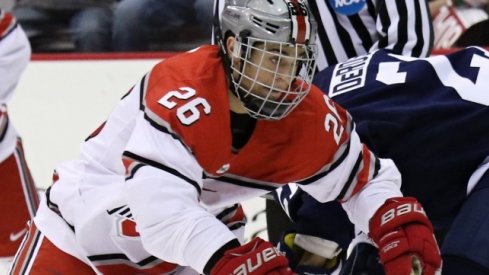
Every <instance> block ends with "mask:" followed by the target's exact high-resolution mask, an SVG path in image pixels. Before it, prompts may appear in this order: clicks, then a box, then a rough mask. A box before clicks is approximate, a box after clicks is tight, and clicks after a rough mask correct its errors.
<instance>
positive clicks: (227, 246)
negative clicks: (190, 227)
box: [204, 239, 241, 274]
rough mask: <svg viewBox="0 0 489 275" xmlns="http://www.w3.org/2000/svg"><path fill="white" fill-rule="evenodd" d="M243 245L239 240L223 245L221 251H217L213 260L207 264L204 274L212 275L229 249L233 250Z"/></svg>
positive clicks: (212, 257) (213, 255)
mask: <svg viewBox="0 0 489 275" xmlns="http://www.w3.org/2000/svg"><path fill="white" fill-rule="evenodd" d="M240 245H241V244H240V243H239V241H238V240H237V239H233V240H231V241H229V242H227V243H226V244H225V245H223V246H222V247H221V248H219V250H217V251H216V252H215V253H214V254H212V256H211V258H210V259H209V261H207V263H206V264H205V267H204V274H211V270H212V268H214V266H215V265H216V263H217V262H218V261H219V260H220V259H221V258H222V256H223V255H224V252H226V251H227V250H229V249H233V248H236V247H239V246H240Z"/></svg>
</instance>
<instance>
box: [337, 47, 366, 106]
mask: <svg viewBox="0 0 489 275" xmlns="http://www.w3.org/2000/svg"><path fill="white" fill-rule="evenodd" d="M371 57H372V55H370V54H369V55H366V56H359V57H354V58H352V59H350V60H348V61H346V62H344V63H341V64H338V65H336V66H335V68H334V71H333V75H332V77H331V83H330V85H329V96H330V97H335V96H337V95H339V94H342V93H346V92H349V91H351V90H354V89H357V88H360V87H363V86H364V85H365V78H366V75H367V66H368V63H369V62H370V58H371Z"/></svg>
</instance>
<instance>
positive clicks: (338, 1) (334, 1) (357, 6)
mask: <svg viewBox="0 0 489 275" xmlns="http://www.w3.org/2000/svg"><path fill="white" fill-rule="evenodd" d="M328 3H329V5H330V6H331V7H332V8H333V9H334V10H335V12H337V13H339V14H343V15H353V14H356V13H358V12H359V11H360V10H362V9H363V7H364V6H365V4H366V0H328Z"/></svg>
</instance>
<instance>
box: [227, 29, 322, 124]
mask: <svg viewBox="0 0 489 275" xmlns="http://www.w3.org/2000/svg"><path fill="white" fill-rule="evenodd" d="M270 47H273V48H274V49H275V50H274V51H269V50H267V49H269V48H270ZM286 48H288V49H289V50H288V52H289V55H287V54H283V53H284V49H286ZM290 49H293V50H292V51H290ZM290 52H292V54H290ZM252 55H255V58H254V59H252ZM256 56H257V57H258V58H256ZM265 58H273V59H274V60H276V63H275V64H276V66H274V67H273V66H272V67H270V66H265V65H264V59H265ZM237 59H238V60H237ZM315 59H316V47H315V45H306V44H294V43H289V42H279V41H272V40H265V39H260V38H255V37H245V36H242V35H238V36H236V41H235V45H234V51H233V53H232V57H231V60H230V62H229V65H230V69H231V82H232V86H233V87H232V88H233V89H232V90H233V91H234V93H235V94H236V96H237V97H238V98H239V99H240V101H241V102H242V103H243V106H244V107H245V109H246V110H247V111H248V113H249V114H250V115H251V116H252V117H254V118H257V119H267V120H279V119H282V118H283V117H285V116H287V115H288V114H289V113H290V112H291V111H292V110H293V109H294V108H295V107H297V105H299V103H300V102H301V101H302V100H303V99H304V97H305V96H306V95H307V94H308V93H309V91H310V89H311V83H312V78H313V75H314V72H315V69H316V62H315ZM236 61H238V62H236ZM282 64H288V65H286V66H282ZM284 67H285V69H284ZM246 72H248V73H246ZM249 72H251V74H249ZM262 74H268V75H271V76H272V77H271V79H272V80H271V81H272V82H271V83H265V82H264V81H262V80H260V75H262ZM279 79H281V80H280V81H282V84H280V85H279V84H278V81H279ZM284 81H286V82H287V85H286V87H284V84H283V82H284ZM256 91H260V92H259V93H258V92H256Z"/></svg>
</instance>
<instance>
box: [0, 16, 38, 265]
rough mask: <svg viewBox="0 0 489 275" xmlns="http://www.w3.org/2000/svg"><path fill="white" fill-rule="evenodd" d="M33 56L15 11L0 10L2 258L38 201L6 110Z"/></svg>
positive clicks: (11, 253)
mask: <svg viewBox="0 0 489 275" xmlns="http://www.w3.org/2000/svg"><path fill="white" fill-rule="evenodd" d="M30 56H31V48H30V45H29V41H28V40H27V37H26V35H25V33H24V31H23V30H22V28H21V27H20V26H19V25H18V24H17V21H16V20H15V18H14V17H13V16H12V14H10V13H8V12H5V11H2V10H1V9H0V188H1V191H0V216H1V217H2V222H0V261H4V260H5V261H8V260H12V258H13V257H14V255H15V252H16V251H17V248H18V247H19V245H20V243H21V241H22V238H23V236H24V235H25V232H26V231H27V221H29V220H30V219H31V218H32V217H33V216H34V213H35V210H36V208H37V206H38V204H39V198H38V195H37V192H36V189H35V186H34V183H33V180H32V177H31V174H30V172H29V168H28V167H27V163H26V160H25V157H24V152H23V148H22V141H21V139H20V137H19V134H18V133H17V131H16V130H15V128H14V126H13V124H12V121H11V120H10V118H9V116H8V109H7V104H8V102H9V101H10V99H11V98H12V96H13V94H14V91H15V88H16V87H17V83H18V82H19V79H20V76H21V75H22V72H23V71H24V69H25V68H26V66H27V64H28V62H29V59H30Z"/></svg>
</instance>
